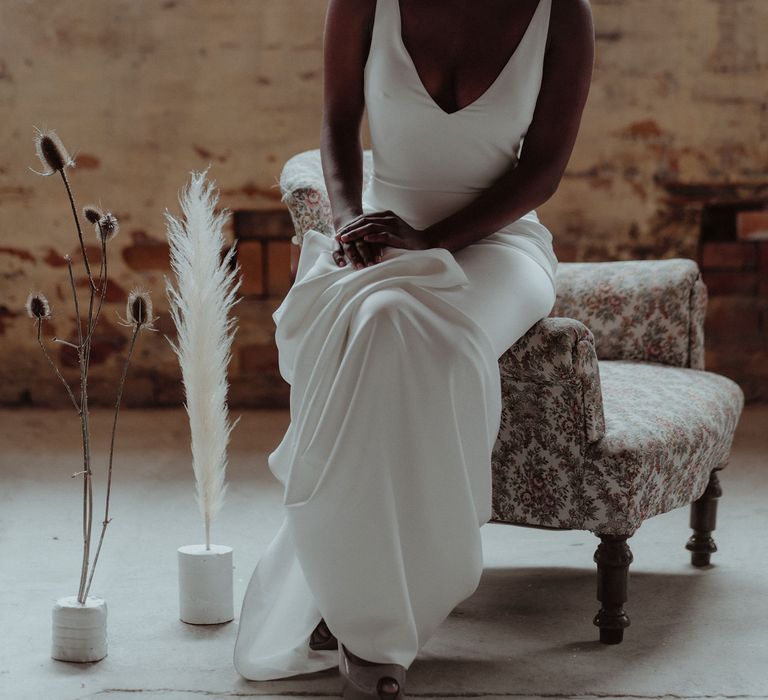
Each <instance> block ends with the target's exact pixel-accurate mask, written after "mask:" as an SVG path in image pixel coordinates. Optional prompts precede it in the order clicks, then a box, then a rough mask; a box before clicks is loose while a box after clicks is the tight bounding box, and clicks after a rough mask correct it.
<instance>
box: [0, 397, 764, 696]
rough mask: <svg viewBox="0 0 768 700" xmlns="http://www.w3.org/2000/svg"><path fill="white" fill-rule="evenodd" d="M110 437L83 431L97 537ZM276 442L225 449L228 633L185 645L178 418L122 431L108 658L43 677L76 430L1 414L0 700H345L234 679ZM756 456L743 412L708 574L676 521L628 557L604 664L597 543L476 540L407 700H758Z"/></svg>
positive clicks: (60, 580)
mask: <svg viewBox="0 0 768 700" xmlns="http://www.w3.org/2000/svg"><path fill="white" fill-rule="evenodd" d="M236 415H239V412H237V411H233V417H234V416H236ZM111 420H112V416H111V414H110V412H109V411H107V410H96V411H92V412H91V424H92V430H93V435H94V439H93V445H94V455H95V458H94V463H93V464H94V470H95V472H96V475H97V481H96V484H97V486H96V488H97V492H96V498H95V501H94V503H95V510H94V520H95V521H96V522H98V521H100V519H101V517H102V514H103V510H102V507H103V502H102V499H103V488H104V479H103V476H102V475H103V468H104V465H105V464H106V454H107V451H106V448H107V446H108V439H109V430H110V426H111ZM287 424H288V414H287V412H281V411H248V412H245V413H244V414H243V417H242V419H241V421H240V423H239V425H238V426H237V427H236V428H235V430H234V432H233V435H232V442H231V446H230V453H229V460H230V467H229V471H228V482H229V484H230V486H229V491H228V494H227V500H226V503H225V508H224V509H223V512H222V513H221V515H220V517H219V519H218V521H217V522H216V523H215V525H214V529H213V532H214V538H213V539H214V541H215V542H217V543H220V544H228V545H231V546H233V547H234V557H235V620H234V621H233V622H230V623H228V624H223V625H217V626H211V627H197V626H191V625H186V624H184V623H182V622H180V621H179V619H178V600H177V579H176V576H177V571H176V549H177V547H179V546H180V545H183V544H190V543H196V542H199V541H201V539H202V528H201V525H200V522H199V516H198V511H197V507H196V505H195V503H194V495H193V477H192V470H191V462H190V456H189V432H188V422H187V417H186V412H185V411H184V409H183V408H181V409H178V410H170V411H167V410H147V411H144V410H142V411H121V414H120V420H119V423H118V434H117V441H116V459H115V465H114V469H115V473H114V477H113V491H112V501H111V506H110V511H111V515H112V516H113V521H112V523H111V525H110V526H109V528H108V530H107V534H106V537H105V541H104V548H103V550H102V555H101V559H100V561H99V565H98V567H97V570H96V574H95V577H94V584H93V588H92V590H91V593H92V594H95V595H100V596H103V597H105V598H106V600H107V603H108V609H109V618H108V635H109V654H108V656H107V657H106V658H105V659H103V660H102V661H100V662H98V663H94V664H70V663H65V662H60V661H54V660H53V659H51V658H50V637H51V629H50V626H51V606H52V604H53V602H54V600H55V599H56V598H58V597H59V596H62V595H72V594H74V593H76V588H77V582H78V580H79V566H80V557H81V546H82V545H81V539H80V531H81V528H82V523H81V520H80V512H81V511H80V509H81V507H82V500H81V488H82V482H81V480H80V479H70V478H69V475H70V474H71V473H73V472H75V471H77V470H78V469H80V460H81V457H80V454H81V443H80V441H79V422H78V420H77V416H76V415H75V413H74V411H44V410H8V409H6V410H2V411H0V441H1V443H0V444H1V445H2V456H1V457H0V460H1V463H0V479H2V492H1V493H0V499H1V500H0V507H1V510H0V526H1V528H2V529H1V531H0V537H1V540H0V541H1V542H2V550H0V551H2V568H0V585H1V586H2V591H3V596H2V607H1V608H0V610H1V612H2V622H1V625H2V626H1V627H0V629H2V634H0V698H3V699H5V698H9V699H10V698H13V699H14V700H26V699H27V698H29V699H33V700H38V699H40V700H43V699H45V700H49V699H50V700H74V699H75V698H78V699H85V698H102V697H103V698H110V700H127V699H128V698H131V699H133V698H136V697H141V698H169V699H173V700H177V699H178V700H181V699H190V700H191V699H192V698H200V697H210V698H231V697H262V698H278V697H279V698H285V697H289V698H290V697H301V698H304V699H306V698H328V697H338V696H339V687H340V678H339V675H338V670H337V669H335V668H334V669H331V670H328V671H324V672H321V673H316V674H310V675H306V676H303V677H300V678H295V679H290V680H281V681H273V682H261V683H259V682H249V681H246V680H245V679H243V678H241V677H240V675H239V674H238V673H237V671H236V670H235V669H234V667H233V665H232V649H233V645H234V640H235V635H236V632H237V620H238V618H239V610H240V604H241V602H242V597H243V594H244V592H245V587H246V585H247V583H248V581H249V579H250V575H251V572H252V570H253V567H254V566H255V564H256V561H257V560H258V558H259V556H260V554H261V552H262V551H263V550H264V548H265V547H266V546H267V544H268V543H269V541H270V539H271V538H272V535H273V533H274V532H275V531H276V530H277V528H278V526H279V525H280V522H281V520H282V513H281V510H280V507H281V505H280V504H281V497H280V496H281V493H280V486H279V484H278V483H277V482H276V481H275V480H274V478H273V477H272V475H271V474H270V473H269V471H268V469H267V465H266V457H267V454H268V453H269V452H270V451H271V450H272V449H274V447H275V446H276V445H277V443H278V442H279V440H280V439H281V437H282V434H283V432H284V430H285V428H286V426H287ZM766 455H768V406H766V405H754V406H747V408H746V409H745V412H744V414H743V417H742V420H741V423H740V425H739V429H738V432H737V435H736V439H735V443H734V449H733V455H732V459H731V463H730V465H729V466H728V467H727V469H726V470H724V471H723V472H721V477H720V479H721V483H722V486H723V492H724V493H723V498H722V499H721V500H720V504H719V513H718V516H719V518H718V528H717V530H716V532H715V539H716V542H717V545H718V547H719V551H718V552H717V553H716V554H714V555H713V562H714V563H713V565H712V566H711V567H708V568H705V569H696V568H694V567H692V566H691V565H690V563H689V562H690V557H689V553H688V552H687V551H686V550H685V549H684V544H685V541H686V539H687V538H688V535H689V529H688V509H687V508H680V509H678V510H675V511H673V512H670V513H665V514H663V515H659V516H656V517H655V518H652V519H650V520H648V521H646V522H645V523H644V524H643V526H642V528H641V529H640V530H639V531H638V532H637V533H636V534H635V535H634V537H632V538H631V539H630V541H629V542H630V545H631V547H632V550H633V553H634V562H633V563H632V565H631V567H630V578H629V601H628V603H627V606H626V609H627V612H628V614H629V616H630V618H631V620H632V624H631V626H630V627H629V629H628V630H627V631H626V633H625V638H624V642H623V643H622V644H620V645H612V646H608V645H602V644H600V643H599V642H598V641H597V636H598V632H597V628H596V627H594V626H593V624H592V617H593V616H594V614H595V612H596V611H597V608H598V602H597V600H596V598H595V585H596V584H595V564H594V563H593V561H592V555H593V552H594V550H595V547H596V544H597V542H598V540H597V538H596V537H595V536H594V535H592V534H591V533H588V532H580V531H571V532H547V531H543V530H536V529H531V528H523V527H513V526H504V525H498V524H488V525H486V526H485V527H484V528H483V543H484V553H485V563H486V569H485V572H484V574H483V578H482V581H481V583H480V586H479V588H478V589H477V591H476V592H475V593H474V594H473V595H472V596H471V597H470V598H468V599H467V600H465V601H464V602H463V603H461V604H460V605H459V606H457V607H456V609H455V610H454V611H453V613H452V614H451V616H450V617H448V618H447V619H446V620H445V622H444V623H443V625H442V626H441V627H440V628H439V629H438V631H437V633H436V634H435V636H434V637H433V638H432V639H431V640H429V642H427V644H426V645H425V646H424V647H423V648H422V651H421V652H420V654H419V657H418V658H417V660H416V661H415V662H414V664H413V665H412V667H411V669H410V670H409V673H408V691H409V697H414V698H453V697H472V698H481V699H482V698H507V697H510V698H543V697H548V698H551V697H557V698H619V697H621V698H625V697H631V698H672V697H674V698H726V697H727V698H736V697H738V698H768V583H767V582H766V574H768V564H767V563H766V562H768V538H766V536H765V532H766V530H768V505H767V500H766V495H765V494H766V488H767V487H768V470H766V467H767V466H768V465H767V464H766ZM94 532H98V530H94Z"/></svg>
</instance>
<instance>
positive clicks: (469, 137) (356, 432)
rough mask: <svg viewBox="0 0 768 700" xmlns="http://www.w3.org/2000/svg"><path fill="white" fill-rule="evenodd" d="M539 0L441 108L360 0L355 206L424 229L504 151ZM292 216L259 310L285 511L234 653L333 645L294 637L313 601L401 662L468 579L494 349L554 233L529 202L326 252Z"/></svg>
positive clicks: (280, 655)
mask: <svg viewBox="0 0 768 700" xmlns="http://www.w3.org/2000/svg"><path fill="white" fill-rule="evenodd" d="M551 1H552V0H540V1H539V4H538V7H537V9H536V11H535V13H534V15H533V17H532V19H531V21H530V24H529V25H528V28H527V30H526V33H525V35H524V37H523V39H522V41H521V42H520V44H519V45H518V47H517V49H516V50H515V52H514V54H513V55H512V57H511V58H510V60H509V62H508V63H507V64H506V66H505V67H504V69H503V70H502V72H501V73H500V74H499V76H498V78H497V79H496V81H495V82H494V83H493V84H492V85H491V87H490V88H489V89H488V90H487V91H486V92H485V93H483V95H482V96H481V97H480V98H478V99H477V100H475V101H474V102H473V103H472V104H470V105H468V106H467V107H465V108H464V109H462V110H459V111H458V112H454V113H447V112H445V111H444V110H443V109H442V108H440V107H439V106H438V105H437V104H436V103H435V102H434V100H433V99H432V98H431V97H430V96H429V94H428V93H427V92H426V90H425V89H424V87H423V84H422V83H421V81H420V79H419V76H418V73H417V72H416V69H415V66H414V65H413V62H412V61H411V58H410V56H409V54H408V51H407V50H406V48H405V46H404V44H403V42H402V35H401V32H400V14H399V5H398V0H378V2H377V7H376V16H375V22H374V27H373V35H372V39H371V47H370V52H369V56H368V60H367V63H366V66H365V97H366V105H367V109H368V120H369V125H370V129H371V139H372V149H373V176H372V179H371V182H370V185H369V186H368V187H367V189H366V190H365V192H364V196H363V210H364V211H365V212H371V211H381V210H385V209H391V210H392V211H394V212H396V213H397V214H399V215H400V216H401V217H402V218H403V219H405V220H406V221H407V222H408V223H409V224H411V225H412V226H414V227H415V228H424V227H426V226H428V225H429V224H430V223H432V222H434V221H437V220H439V219H441V218H443V217H445V216H447V215H448V214H450V213H451V212H452V211H455V210H456V209H458V208H460V207H461V206H463V205H464V204H466V203H468V202H469V201H471V200H472V199H473V197H476V196H477V194H478V193H479V192H481V191H482V190H483V189H484V188H487V187H488V186H489V185H490V184H491V183H492V182H493V180H494V179H495V178H496V177H498V176H499V175H500V174H501V172H503V171H504V170H505V169H507V168H509V167H510V164H513V163H514V162H515V161H516V159H517V158H518V157H519V153H520V148H521V146H522V142H523V137H524V135H525V131H526V129H527V128H528V125H529V124H530V121H531V118H532V115H533V109H534V107H535V103H536V97H537V95H538V92H539V88H540V84H541V77H542V66H543V56H544V45H545V41H546V37H547V31H548V26H549V15H550V6H551ZM335 246H336V244H335V242H334V241H332V240H331V239H330V238H329V237H327V236H325V235H324V234H321V233H319V232H317V231H313V230H310V231H308V232H307V234H306V235H305V237H304V242H303V246H302V250H301V256H300V259H299V266H298V271H297V276H296V280H295V282H294V284H293V286H292V287H291V289H290V291H289V292H288V294H287V295H286V297H285V299H284V300H283V302H282V304H281V305H280V307H279V308H278V309H277V310H276V311H275V313H274V314H273V319H274V321H275V324H276V331H275V341H276V343H277V346H278V350H279V364H280V373H281V375H282V377H283V378H284V379H285V381H286V382H288V383H289V384H290V385H291V394H290V405H291V410H290V419H291V420H290V425H289V426H288V430H287V432H286V433H285V435H284V437H283V439H282V441H281V442H280V444H279V445H278V446H277V448H276V449H275V450H274V452H272V453H271V454H270V455H269V458H268V464H269V468H270V470H271V472H272V474H273V475H274V476H275V478H276V479H278V480H279V482H280V483H281V484H282V485H283V486H284V496H283V508H284V513H285V519H284V521H283V523H282V525H281V527H280V528H279V530H278V531H277V533H276V535H275V537H274V539H273V540H272V542H271V543H270V544H269V546H268V547H267V549H266V551H265V552H264V554H263V555H262V556H261V558H260V559H259V562H258V564H257V565H256V568H255V570H254V572H253V575H252V578H251V580H250V583H249V585H248V589H247V591H246V593H245V599H244V601H243V607H242V610H241V614H240V621H239V628H238V635H237V641H236V643H235V649H234V665H235V667H236V669H237V671H238V672H239V673H240V674H241V675H242V676H244V677H245V678H248V679H251V680H268V679H275V678H283V677H286V676H292V675H296V674H301V673H307V672H312V671H318V670H322V669H326V668H330V667H332V666H336V665H337V663H338V654H337V652H336V651H316V650H312V649H310V648H309V636H310V634H311V633H312V630H313V629H314V628H315V626H316V625H317V623H318V622H319V621H320V618H321V617H323V618H324V619H325V622H326V624H327V625H328V627H329V629H330V630H331V631H332V632H333V633H334V634H335V635H336V637H337V638H338V639H340V640H341V641H343V643H344V644H345V646H346V647H347V648H348V649H350V650H351V651H352V652H353V653H354V654H356V655H358V656H361V657H363V658H365V659H368V660H370V661H374V662H382V663H392V662H394V663H399V664H402V665H403V666H405V667H406V668H407V667H409V666H410V665H411V663H412V662H413V660H414V658H415V657H416V655H417V653H418V651H419V649H420V648H421V646H422V645H423V644H424V643H425V642H426V641H427V640H428V639H429V638H430V636H431V635H432V634H433V633H434V631H435V629H436V628H437V626H438V625H440V624H441V622H443V620H444V619H445V618H446V617H447V616H448V614H449V613H450V611H451V610H452V609H453V608H454V607H455V606H456V605H457V604H459V603H460V602H461V601H462V600H464V599H465V598H467V597H468V596H470V595H471V594H472V593H473V592H474V591H475V590H476V588H477V585H478V583H479V581H480V576H481V574H482V570H483V553H482V541H481V535H480V528H481V526H482V525H483V524H484V523H486V522H488V520H489V519H490V517H491V452H492V449H493V446H494V444H495V442H496V438H497V436H498V431H499V428H500V420H501V386H500V376H499V366H498V360H499V358H500V357H501V355H502V354H503V353H504V352H505V351H506V350H508V349H509V347H510V346H511V345H512V344H513V343H514V342H515V341H516V340H517V339H519V338H520V337H521V336H522V335H523V334H524V333H525V332H526V331H527V330H528V329H529V328H530V327H531V326H532V325H533V324H534V323H535V322H536V321H538V320H539V319H541V318H544V317H546V316H547V315H548V314H549V312H550V311H551V309H552V306H553V304H554V301H555V292H556V286H555V273H556V269H557V258H556V257H555V254H554V251H553V249H552V235H551V233H550V232H549V231H548V230H547V229H546V228H545V227H544V226H543V225H542V224H541V223H540V222H539V219H538V217H537V215H536V212H535V211H531V212H529V213H528V214H526V215H525V216H523V217H521V218H520V219H518V220H517V221H515V222H513V223H511V224H509V225H508V226H506V227H504V228H503V229H501V230H500V231H497V232H495V233H493V234H491V235H490V236H487V237H486V238H483V239H481V240H480V241H477V242H476V243H474V244H471V245H469V246H466V247H464V248H463V249H461V250H458V251H456V252H455V253H451V252H449V251H448V250H446V249H443V248H432V249H427V250H407V249H401V248H390V247H385V248H384V252H383V257H382V262H380V263H378V264H375V265H373V266H371V267H367V268H362V269H360V270H355V269H354V268H353V267H352V265H351V264H347V265H346V266H344V267H339V266H337V265H336V264H335V262H334V260H333V257H332V255H331V253H332V251H333V250H334V248H335Z"/></svg>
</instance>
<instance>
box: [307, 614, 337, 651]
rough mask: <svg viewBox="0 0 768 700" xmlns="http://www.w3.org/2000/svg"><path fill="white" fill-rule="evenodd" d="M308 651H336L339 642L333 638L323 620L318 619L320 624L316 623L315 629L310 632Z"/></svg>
mask: <svg viewBox="0 0 768 700" xmlns="http://www.w3.org/2000/svg"><path fill="white" fill-rule="evenodd" d="M309 648H310V649H338V648H339V642H338V640H337V639H336V637H334V636H333V632H331V630H329V629H328V625H326V624H325V620H323V618H320V622H318V623H317V627H315V629H314V630H313V631H312V634H311V635H310V637H309Z"/></svg>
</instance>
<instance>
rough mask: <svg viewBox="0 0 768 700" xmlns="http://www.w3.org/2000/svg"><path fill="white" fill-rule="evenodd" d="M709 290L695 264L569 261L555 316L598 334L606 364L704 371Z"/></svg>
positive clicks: (561, 274) (561, 271)
mask: <svg viewBox="0 0 768 700" xmlns="http://www.w3.org/2000/svg"><path fill="white" fill-rule="evenodd" d="M706 306H707V288H706V285H705V284H704V282H703V280H702V278H701V272H700V270H699V267H698V265H697V264H696V262H695V261H694V260H691V259H688V258H667V259H662V260H619V261H611V262H579V263H568V262H563V263H561V264H560V265H559V266H558V270H557V301H556V302H555V306H554V307H553V309H552V312H551V314H552V315H554V316H567V317H569V318H575V319H578V320H579V321H581V322H582V323H583V324H584V325H586V326H587V327H588V328H589V329H590V330H591V331H592V333H593V334H594V336H595V348H596V350H597V356H598V358H599V359H601V360H648V361H651V362H660V363H663V364H668V365H675V366H678V367H691V368H693V369H704V317H705V314H706Z"/></svg>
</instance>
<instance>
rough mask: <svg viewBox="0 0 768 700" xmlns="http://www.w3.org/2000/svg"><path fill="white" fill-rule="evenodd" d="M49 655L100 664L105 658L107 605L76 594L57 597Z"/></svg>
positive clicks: (93, 597)
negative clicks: (83, 598) (81, 599)
mask: <svg viewBox="0 0 768 700" xmlns="http://www.w3.org/2000/svg"><path fill="white" fill-rule="evenodd" d="M52 622H53V643H52V645H51V656H52V657H53V658H54V659H58V660H59V661H77V662H79V663H86V662H88V661H100V660H101V659H103V658H104V657H105V656H106V655H107V602H106V601H105V600H104V599H103V598H99V597H97V596H90V595H89V596H88V597H87V598H86V599H85V603H79V602H78V600H77V596H76V595H70V596H64V597H62V598H59V599H58V600H57V601H56V602H55V603H54V605H53V611H52Z"/></svg>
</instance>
